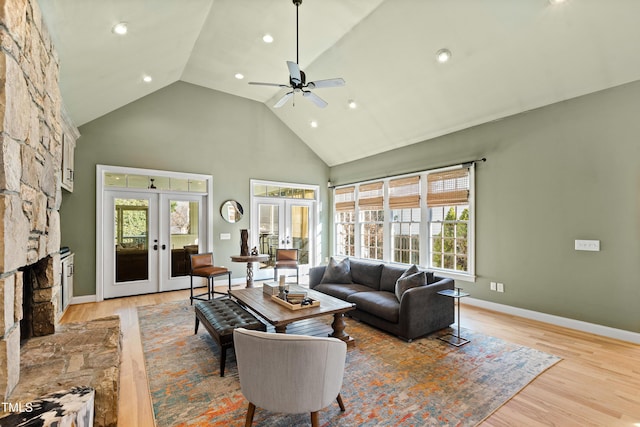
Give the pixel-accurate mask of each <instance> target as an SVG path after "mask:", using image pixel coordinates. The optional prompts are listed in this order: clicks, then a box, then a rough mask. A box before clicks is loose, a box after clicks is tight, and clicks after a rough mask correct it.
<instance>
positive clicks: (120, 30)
mask: <svg viewBox="0 0 640 427" xmlns="http://www.w3.org/2000/svg"><path fill="white" fill-rule="evenodd" d="M113 32H114V33H116V34H118V35H120V36H124V35H125V34H127V23H126V22H119V23H117V24H116V25H114V26H113Z"/></svg>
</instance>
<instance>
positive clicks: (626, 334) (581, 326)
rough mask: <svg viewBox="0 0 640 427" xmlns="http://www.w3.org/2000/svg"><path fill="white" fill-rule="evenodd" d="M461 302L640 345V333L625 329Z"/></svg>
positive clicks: (490, 304)
mask: <svg viewBox="0 0 640 427" xmlns="http://www.w3.org/2000/svg"><path fill="white" fill-rule="evenodd" d="M461 302H462V303H466V304H469V305H473V306H476V307H480V308H485V309H487V310H493V311H497V312H500V313H505V314H510V315H513V316H519V317H524V318H525V319H531V320H537V321H539V322H544V323H550V324H552V325H556V326H562V327H564V328H569V329H575V330H578V331H582V332H588V333H590V334H595V335H601V336H604V337H609V338H614V339H618V340H621V341H628V342H632V343H634V344H640V333H637V332H631V331H625V330H624V329H616V328H611V327H609V326H603V325H598V324H595V323H588V322H583V321H582V320H575V319H568V318H566V317H560V316H555V315H553V314H546V313H540V312H538V311H533V310H527V309H524V308H518V307H512V306H510V305H504V304H498V303H495V302H490V301H483V300H479V299H476V298H464V299H463V300H462V301H461Z"/></svg>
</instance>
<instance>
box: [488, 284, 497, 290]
mask: <svg viewBox="0 0 640 427" xmlns="http://www.w3.org/2000/svg"><path fill="white" fill-rule="evenodd" d="M489 286H490V288H489V289H491V290H492V291H495V290H496V282H491V284H490V285H489Z"/></svg>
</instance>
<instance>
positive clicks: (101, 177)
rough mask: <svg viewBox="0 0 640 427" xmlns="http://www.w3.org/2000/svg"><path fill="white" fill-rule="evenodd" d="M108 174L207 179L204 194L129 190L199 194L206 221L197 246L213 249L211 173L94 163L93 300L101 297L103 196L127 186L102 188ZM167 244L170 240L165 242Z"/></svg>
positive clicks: (205, 249) (134, 190)
mask: <svg viewBox="0 0 640 427" xmlns="http://www.w3.org/2000/svg"><path fill="white" fill-rule="evenodd" d="M107 173H114V174H129V175H142V176H144V175H148V176H157V177H168V178H175V179H190V180H199V181H205V182H206V193H195V192H194V193H190V192H167V191H162V190H157V189H141V188H135V189H133V188H132V189H129V191H132V192H138V193H145V192H148V193H173V194H190V195H194V194H201V195H203V196H204V199H205V202H204V203H203V206H202V210H203V211H205V210H206V213H204V215H205V218H206V220H205V221H203V222H202V223H201V226H202V227H204V232H203V233H204V241H203V242H200V248H201V250H203V251H206V252H212V251H213V229H212V228H211V227H210V226H209V224H212V223H213V213H214V209H213V177H212V176H211V175H202V174H193V173H184V172H171V171H161V170H155V169H140V168H130V167H123V166H109V165H96V301H103V300H104V265H103V260H104V244H103V239H104V232H103V231H104V229H105V212H104V208H105V206H104V205H105V197H106V191H107V189H111V190H118V191H120V190H123V191H126V190H127V189H126V188H121V187H117V188H116V187H108V188H107V187H105V177H106V174H107ZM165 244H169V242H165Z"/></svg>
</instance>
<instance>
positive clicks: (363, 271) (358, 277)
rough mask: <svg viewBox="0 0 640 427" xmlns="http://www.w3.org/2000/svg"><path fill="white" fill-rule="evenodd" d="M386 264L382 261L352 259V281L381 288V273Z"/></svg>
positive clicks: (372, 287) (375, 288) (377, 288)
mask: <svg viewBox="0 0 640 427" xmlns="http://www.w3.org/2000/svg"><path fill="white" fill-rule="evenodd" d="M383 267H384V264H382V263H381V262H370V261H362V260H358V259H352V260H351V281H352V282H353V283H359V284H361V285H365V286H368V287H370V288H371V289H374V290H376V291H377V290H380V274H381V273H382V268H383Z"/></svg>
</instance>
